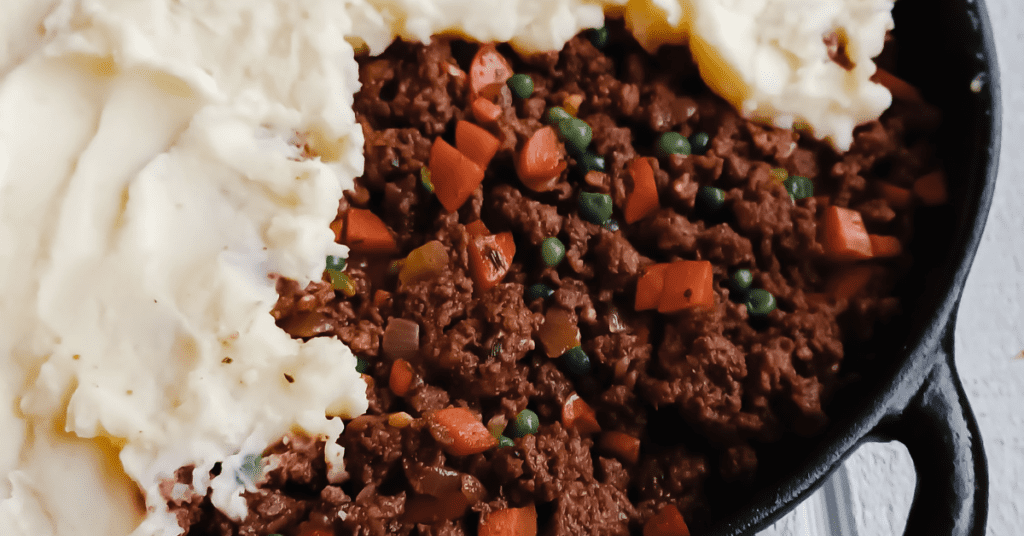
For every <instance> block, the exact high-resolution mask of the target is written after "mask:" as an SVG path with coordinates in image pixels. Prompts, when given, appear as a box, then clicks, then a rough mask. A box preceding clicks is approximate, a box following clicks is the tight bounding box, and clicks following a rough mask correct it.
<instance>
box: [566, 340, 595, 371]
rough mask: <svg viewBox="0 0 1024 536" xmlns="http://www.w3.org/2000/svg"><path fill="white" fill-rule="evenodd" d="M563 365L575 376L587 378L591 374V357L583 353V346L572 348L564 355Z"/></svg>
mask: <svg viewBox="0 0 1024 536" xmlns="http://www.w3.org/2000/svg"><path fill="white" fill-rule="evenodd" d="M562 363H563V364H564V365H565V368H566V369H567V370H568V371H569V372H570V373H571V374H573V375H576V376H586V375H587V374H590V356H588V355H587V353H586V352H584V351H583V347H582V346H577V347H575V348H570V349H569V351H568V352H566V353H564V354H562Z"/></svg>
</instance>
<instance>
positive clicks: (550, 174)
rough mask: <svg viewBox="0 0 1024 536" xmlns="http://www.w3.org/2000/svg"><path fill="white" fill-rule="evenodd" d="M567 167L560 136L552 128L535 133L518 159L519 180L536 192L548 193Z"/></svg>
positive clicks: (527, 141)
mask: <svg viewBox="0 0 1024 536" xmlns="http://www.w3.org/2000/svg"><path fill="white" fill-rule="evenodd" d="M566 166H568V164H567V163H566V162H565V159H563V158H562V152H561V150H559V146H558V134H556V133H555V129H554V128H552V127H550V126H547V127H542V128H540V129H539V130H537V132H534V133H533V135H532V136H530V139H528V140H526V143H525V144H524V145H523V148H522V150H520V151H519V156H518V158H516V171H517V172H518V174H519V180H521V181H523V184H524V185H525V186H526V187H527V188H529V189H531V190H533V191H535V192H546V191H548V190H551V189H552V188H554V187H555V184H556V183H557V182H558V179H559V178H561V176H562V171H563V170H564V169H565V168H566Z"/></svg>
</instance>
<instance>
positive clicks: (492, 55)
mask: <svg viewBox="0 0 1024 536" xmlns="http://www.w3.org/2000/svg"><path fill="white" fill-rule="evenodd" d="M511 76H512V66H511V65H509V63H508V60H506V59H505V56H502V55H501V53H500V52H498V49H497V48H495V47H494V45H493V44H487V45H482V46H481V47H480V49H479V50H477V52H476V55H475V56H473V62H472V63H471V64H470V65H469V94H470V100H474V99H476V97H480V96H482V97H488V98H490V97H493V96H495V95H497V94H498V92H499V91H501V86H502V84H504V83H505V81H506V80H508V79H509V77H511Z"/></svg>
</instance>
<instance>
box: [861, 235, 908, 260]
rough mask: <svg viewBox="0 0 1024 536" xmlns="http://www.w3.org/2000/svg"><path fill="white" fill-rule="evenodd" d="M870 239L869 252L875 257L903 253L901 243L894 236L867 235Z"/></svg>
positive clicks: (893, 255)
mask: <svg viewBox="0 0 1024 536" xmlns="http://www.w3.org/2000/svg"><path fill="white" fill-rule="evenodd" d="M868 238H869V239H871V254H872V255H874V256H875V257H895V256H897V255H899V254H900V253H903V245H902V244H900V239H899V238H896V237H895V236H882V235H868Z"/></svg>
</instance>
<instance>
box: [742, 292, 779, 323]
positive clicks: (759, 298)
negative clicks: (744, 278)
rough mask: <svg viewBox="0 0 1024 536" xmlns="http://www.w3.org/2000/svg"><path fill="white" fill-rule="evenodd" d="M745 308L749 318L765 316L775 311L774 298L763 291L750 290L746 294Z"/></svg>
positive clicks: (769, 293)
mask: <svg viewBox="0 0 1024 536" xmlns="http://www.w3.org/2000/svg"><path fill="white" fill-rule="evenodd" d="M746 306H747V314H749V315H750V316H765V315H767V314H768V313H770V312H772V311H774V310H775V296H772V293H771V292H768V291H767V290H764V289H760V288H755V289H751V290H750V293H749V294H747V303H746Z"/></svg>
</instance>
